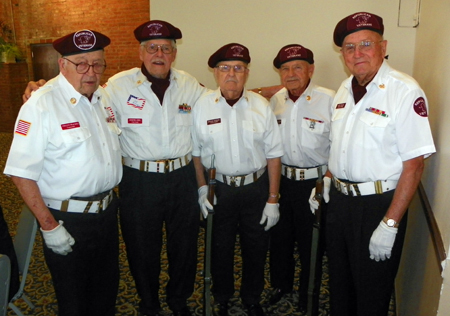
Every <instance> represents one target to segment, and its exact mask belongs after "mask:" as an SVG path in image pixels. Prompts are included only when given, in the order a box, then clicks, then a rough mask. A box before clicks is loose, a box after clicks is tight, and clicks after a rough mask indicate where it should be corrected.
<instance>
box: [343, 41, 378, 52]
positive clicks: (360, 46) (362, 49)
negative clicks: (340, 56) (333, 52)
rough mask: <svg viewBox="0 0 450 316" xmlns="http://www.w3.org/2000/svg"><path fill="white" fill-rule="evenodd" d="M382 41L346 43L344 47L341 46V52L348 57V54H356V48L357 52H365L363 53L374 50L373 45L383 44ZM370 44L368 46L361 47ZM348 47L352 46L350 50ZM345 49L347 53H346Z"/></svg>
mask: <svg viewBox="0 0 450 316" xmlns="http://www.w3.org/2000/svg"><path fill="white" fill-rule="evenodd" d="M383 41H384V40H381V41H369V40H363V41H360V42H359V43H347V44H345V45H342V48H341V52H342V53H344V54H346V55H350V54H354V53H355V52H356V47H358V50H359V51H362V52H365V51H369V50H370V49H372V48H374V47H375V45H374V44H378V43H381V42H383ZM363 43H364V44H367V43H370V45H363ZM350 45H351V46H353V47H352V48H350ZM346 49H347V51H346ZM348 49H352V51H348Z"/></svg>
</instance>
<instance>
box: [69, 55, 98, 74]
mask: <svg viewBox="0 0 450 316" xmlns="http://www.w3.org/2000/svg"><path fill="white" fill-rule="evenodd" d="M63 59H65V60H67V61H70V62H71V63H72V64H74V65H75V70H76V71H77V72H78V73H79V74H83V75H84V74H85V73H87V72H88V71H89V68H91V67H92V70H94V73H96V74H99V75H101V74H102V73H104V72H105V69H106V63H94V64H92V65H91V64H88V63H86V62H84V61H83V62H81V63H78V64H77V63H74V62H73V61H71V60H70V59H68V58H65V57H63Z"/></svg>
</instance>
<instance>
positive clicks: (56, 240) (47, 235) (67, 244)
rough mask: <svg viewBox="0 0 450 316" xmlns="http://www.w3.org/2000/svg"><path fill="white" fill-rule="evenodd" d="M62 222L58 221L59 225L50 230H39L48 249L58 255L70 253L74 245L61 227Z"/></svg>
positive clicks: (71, 238) (73, 240)
mask: <svg viewBox="0 0 450 316" xmlns="http://www.w3.org/2000/svg"><path fill="white" fill-rule="evenodd" d="M63 224H64V222H63V221H59V225H58V226H56V227H55V228H53V229H52V230H43V229H42V228H41V232H42V236H43V237H44V240H45V244H46V245H47V247H48V248H50V249H51V250H53V252H54V253H57V254H58V255H63V256H65V255H67V254H68V253H69V252H72V247H71V246H73V245H74V244H75V239H73V237H72V236H71V235H70V234H69V232H68V231H67V230H66V229H65V228H64V226H63Z"/></svg>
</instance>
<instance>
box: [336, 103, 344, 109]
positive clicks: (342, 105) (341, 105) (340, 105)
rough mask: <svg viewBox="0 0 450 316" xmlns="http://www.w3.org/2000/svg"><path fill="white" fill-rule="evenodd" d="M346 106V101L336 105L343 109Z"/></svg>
mask: <svg viewBox="0 0 450 316" xmlns="http://www.w3.org/2000/svg"><path fill="white" fill-rule="evenodd" d="M343 108H345V103H339V104H338V105H336V109H343Z"/></svg>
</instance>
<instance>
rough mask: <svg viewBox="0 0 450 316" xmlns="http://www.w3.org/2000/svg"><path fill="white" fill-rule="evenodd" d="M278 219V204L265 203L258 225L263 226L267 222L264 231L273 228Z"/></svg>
mask: <svg viewBox="0 0 450 316" xmlns="http://www.w3.org/2000/svg"><path fill="white" fill-rule="evenodd" d="M279 219H280V211H279V210H278V203H266V206H265V207H264V211H263V215H262V217H261V221H260V222H259V224H260V225H263V224H264V223H265V222H266V220H267V225H266V227H264V230H265V231H268V230H269V229H270V228H272V227H273V226H275V225H276V224H277V223H278V220H279Z"/></svg>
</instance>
